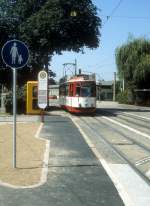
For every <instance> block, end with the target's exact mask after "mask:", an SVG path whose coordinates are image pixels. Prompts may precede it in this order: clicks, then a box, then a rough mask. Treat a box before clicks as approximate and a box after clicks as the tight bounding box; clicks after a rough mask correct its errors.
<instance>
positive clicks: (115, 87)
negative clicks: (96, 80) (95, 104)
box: [113, 72, 116, 102]
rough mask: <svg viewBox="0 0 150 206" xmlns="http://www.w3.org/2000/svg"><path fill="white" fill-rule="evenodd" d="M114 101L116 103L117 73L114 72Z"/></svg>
mask: <svg viewBox="0 0 150 206" xmlns="http://www.w3.org/2000/svg"><path fill="white" fill-rule="evenodd" d="M113 101H114V102H115V101H116V72H114V83H113Z"/></svg>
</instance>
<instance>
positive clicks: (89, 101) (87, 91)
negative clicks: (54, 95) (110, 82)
mask: <svg viewBox="0 0 150 206" xmlns="http://www.w3.org/2000/svg"><path fill="white" fill-rule="evenodd" d="M59 101H60V105H61V107H62V108H64V109H66V110H68V111H69V112H71V113H94V112H95V111H96V81H95V76H94V75H84V74H80V75H76V76H73V77H71V78H70V79H69V80H66V81H64V82H63V83H61V84H60V88H59Z"/></svg>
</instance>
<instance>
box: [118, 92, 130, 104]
mask: <svg viewBox="0 0 150 206" xmlns="http://www.w3.org/2000/svg"><path fill="white" fill-rule="evenodd" d="M117 101H118V102H119V103H122V104H128V103H129V101H128V92H127V91H123V92H120V93H118V95H117Z"/></svg>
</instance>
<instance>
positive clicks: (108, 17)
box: [98, 0, 123, 26]
mask: <svg viewBox="0 0 150 206" xmlns="http://www.w3.org/2000/svg"><path fill="white" fill-rule="evenodd" d="M122 2H123V0H119V2H118V3H117V5H116V6H115V7H114V8H113V9H112V11H111V13H110V14H109V15H108V16H106V21H105V22H104V23H103V26H104V25H105V24H106V23H107V22H108V20H109V19H110V18H111V17H112V16H113V14H114V13H115V12H116V10H117V9H118V8H119V6H120V5H121V3H122ZM98 10H99V11H101V10H100V9H99V8H98Z"/></svg>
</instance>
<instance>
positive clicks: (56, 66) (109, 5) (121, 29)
mask: <svg viewBox="0 0 150 206" xmlns="http://www.w3.org/2000/svg"><path fill="white" fill-rule="evenodd" d="M118 2H119V0H93V3H94V4H95V5H96V6H97V7H98V8H99V9H100V10H101V11H98V15H99V16H100V17H101V19H102V23H104V22H106V16H109V15H110V14H111V13H112V11H113V9H114V8H115V7H116V6H117V4H118ZM100 32H101V37H100V46H99V48H97V49H95V50H89V49H85V54H81V53H74V52H64V53H63V55H54V56H53V59H52V62H51V68H52V70H53V71H54V72H56V74H57V78H56V79H59V78H60V77H62V73H63V64H64V63H67V62H71V63H74V60H75V58H76V59H77V64H78V68H81V69H82V70H83V71H89V72H95V73H97V74H98V76H97V77H99V76H100V77H101V79H104V80H112V79H113V73H114V72H115V71H116V65H115V49H116V47H118V46H121V45H122V44H123V43H125V42H126V41H127V39H128V36H129V33H131V34H133V36H134V37H135V38H137V37H141V36H145V37H146V38H149V37H150V0H122V1H121V4H120V6H119V7H118V8H117V9H116V10H115V12H114V13H113V15H112V17H110V19H109V20H108V21H107V22H106V23H105V24H104V26H102V28H101V30H100Z"/></svg>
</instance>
